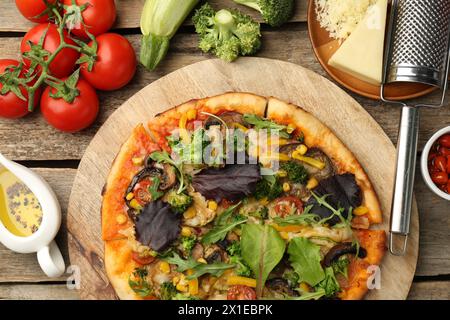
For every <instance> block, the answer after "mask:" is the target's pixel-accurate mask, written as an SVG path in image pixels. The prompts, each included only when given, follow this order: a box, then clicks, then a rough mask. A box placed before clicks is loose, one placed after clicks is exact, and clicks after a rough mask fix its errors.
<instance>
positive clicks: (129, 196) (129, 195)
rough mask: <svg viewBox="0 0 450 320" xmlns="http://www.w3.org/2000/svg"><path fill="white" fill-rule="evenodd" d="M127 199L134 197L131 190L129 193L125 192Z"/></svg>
mask: <svg viewBox="0 0 450 320" xmlns="http://www.w3.org/2000/svg"><path fill="white" fill-rule="evenodd" d="M126 198H127V200H128V201H131V199H133V198H134V193H133V192H130V193H129V194H127V197H126Z"/></svg>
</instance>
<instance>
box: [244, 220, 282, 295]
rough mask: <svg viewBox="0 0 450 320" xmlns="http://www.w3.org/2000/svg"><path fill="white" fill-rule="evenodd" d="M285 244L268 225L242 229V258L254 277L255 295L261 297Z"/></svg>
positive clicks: (250, 225) (250, 226)
mask: <svg viewBox="0 0 450 320" xmlns="http://www.w3.org/2000/svg"><path fill="white" fill-rule="evenodd" d="M285 250H286V243H285V242H284V240H283V239H282V238H281V236H280V234H279V233H278V232H277V231H276V230H275V229H274V228H273V227H272V226H270V225H268V224H266V225H259V224H246V225H244V226H243V227H242V235H241V252H242V258H243V259H244V261H245V262H246V263H247V264H248V265H249V266H250V268H251V269H252V271H253V273H254V274H255V276H256V281H257V286H256V293H257V295H258V297H261V296H262V292H263V289H264V284H265V283H266V280H267V277H268V276H269V273H270V272H271V271H272V270H273V268H275V266H276V265H277V264H278V263H279V262H280V261H281V259H282V258H283V254H284V251H285Z"/></svg>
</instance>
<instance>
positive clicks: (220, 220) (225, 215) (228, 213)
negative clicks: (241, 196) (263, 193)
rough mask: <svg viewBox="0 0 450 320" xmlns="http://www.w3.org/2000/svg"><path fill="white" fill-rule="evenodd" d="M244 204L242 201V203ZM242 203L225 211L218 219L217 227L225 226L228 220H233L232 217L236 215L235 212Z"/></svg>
mask: <svg viewBox="0 0 450 320" xmlns="http://www.w3.org/2000/svg"><path fill="white" fill-rule="evenodd" d="M241 202H242V201H241ZM241 202H238V203H236V204H235V205H232V206H231V207H228V208H227V209H225V210H224V211H223V212H222V213H221V214H220V215H219V216H218V217H217V219H216V221H215V225H216V226H223V225H225V224H226V223H227V222H228V220H229V219H230V218H231V216H232V215H233V213H234V210H236V208H237V207H239V206H240V205H241Z"/></svg>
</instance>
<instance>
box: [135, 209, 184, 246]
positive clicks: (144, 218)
mask: <svg viewBox="0 0 450 320" xmlns="http://www.w3.org/2000/svg"><path fill="white" fill-rule="evenodd" d="M180 224H181V217H180V216H179V215H177V214H175V213H174V212H173V211H172V209H171V208H170V205H169V204H167V203H165V202H162V201H160V200H158V201H152V202H150V203H148V204H147V205H146V206H145V207H144V209H143V210H142V212H141V213H140V214H138V215H137V216H136V218H135V228H136V239H137V240H138V241H139V242H140V243H142V244H143V245H146V246H148V247H150V248H151V249H152V250H155V251H157V252H161V251H163V250H164V249H166V248H167V247H168V246H170V245H171V244H172V243H173V242H174V241H175V240H176V239H177V238H178V235H179V234H180Z"/></svg>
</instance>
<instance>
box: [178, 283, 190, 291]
mask: <svg viewBox="0 0 450 320" xmlns="http://www.w3.org/2000/svg"><path fill="white" fill-rule="evenodd" d="M176 288H177V290H178V291H181V292H187V290H188V288H187V286H185V285H184V284H177V286H176Z"/></svg>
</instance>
